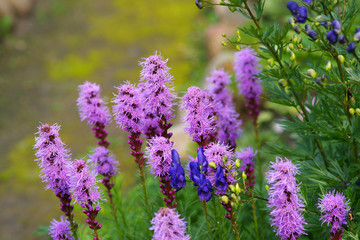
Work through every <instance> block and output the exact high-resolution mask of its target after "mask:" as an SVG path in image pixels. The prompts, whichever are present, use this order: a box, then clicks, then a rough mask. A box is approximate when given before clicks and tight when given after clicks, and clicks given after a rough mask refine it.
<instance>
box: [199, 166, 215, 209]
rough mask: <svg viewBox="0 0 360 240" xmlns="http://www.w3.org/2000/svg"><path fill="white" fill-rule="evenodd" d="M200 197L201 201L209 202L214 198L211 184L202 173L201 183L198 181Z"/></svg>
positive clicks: (200, 176)
mask: <svg viewBox="0 0 360 240" xmlns="http://www.w3.org/2000/svg"><path fill="white" fill-rule="evenodd" d="M198 185H199V186H198V195H199V198H200V201H207V202H208V201H209V200H210V199H211V197H212V194H211V192H212V191H213V189H212V185H211V182H210V181H209V179H207V178H206V176H205V175H204V174H203V173H202V172H200V175H199V181H198Z"/></svg>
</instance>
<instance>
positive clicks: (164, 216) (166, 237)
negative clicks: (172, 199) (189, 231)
mask: <svg viewBox="0 0 360 240" xmlns="http://www.w3.org/2000/svg"><path fill="white" fill-rule="evenodd" d="M151 224H152V226H151V227H150V230H153V231H154V235H153V238H152V239H153V240H189V239H190V236H189V235H186V222H185V221H184V219H182V218H180V214H179V213H177V212H176V209H171V208H161V209H160V210H159V211H158V212H157V213H155V217H154V218H153V219H152V220H151Z"/></svg>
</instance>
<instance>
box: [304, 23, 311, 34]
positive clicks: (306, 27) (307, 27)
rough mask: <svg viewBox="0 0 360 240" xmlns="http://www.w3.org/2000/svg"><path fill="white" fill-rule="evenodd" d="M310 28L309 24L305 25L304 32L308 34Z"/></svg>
mask: <svg viewBox="0 0 360 240" xmlns="http://www.w3.org/2000/svg"><path fill="white" fill-rule="evenodd" d="M311 29H312V28H311V25H310V24H305V31H306V32H308V31H310V30H311Z"/></svg>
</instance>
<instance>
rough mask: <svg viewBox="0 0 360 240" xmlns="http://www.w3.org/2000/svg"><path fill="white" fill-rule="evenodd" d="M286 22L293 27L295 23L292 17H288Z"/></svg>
mask: <svg viewBox="0 0 360 240" xmlns="http://www.w3.org/2000/svg"><path fill="white" fill-rule="evenodd" d="M288 22H289V23H290V25H291V26H292V27H294V25H295V20H294V18H292V17H291V18H289V19H288Z"/></svg>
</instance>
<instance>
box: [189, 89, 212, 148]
mask: <svg viewBox="0 0 360 240" xmlns="http://www.w3.org/2000/svg"><path fill="white" fill-rule="evenodd" d="M182 108H183V109H184V110H186V111H187V115H186V116H185V119H184V122H185V123H187V124H188V127H187V128H185V131H186V132H187V133H188V134H189V135H190V136H191V137H192V138H193V141H194V142H197V143H198V144H200V145H202V144H201V143H203V142H205V141H206V140H209V139H211V135H214V134H216V121H215V118H214V117H215V112H216V111H215V101H214V99H213V97H212V96H211V94H210V93H209V92H208V91H206V90H201V89H200V88H198V87H189V88H188V90H187V93H186V94H185V95H184V97H183V105H182Z"/></svg>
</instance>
